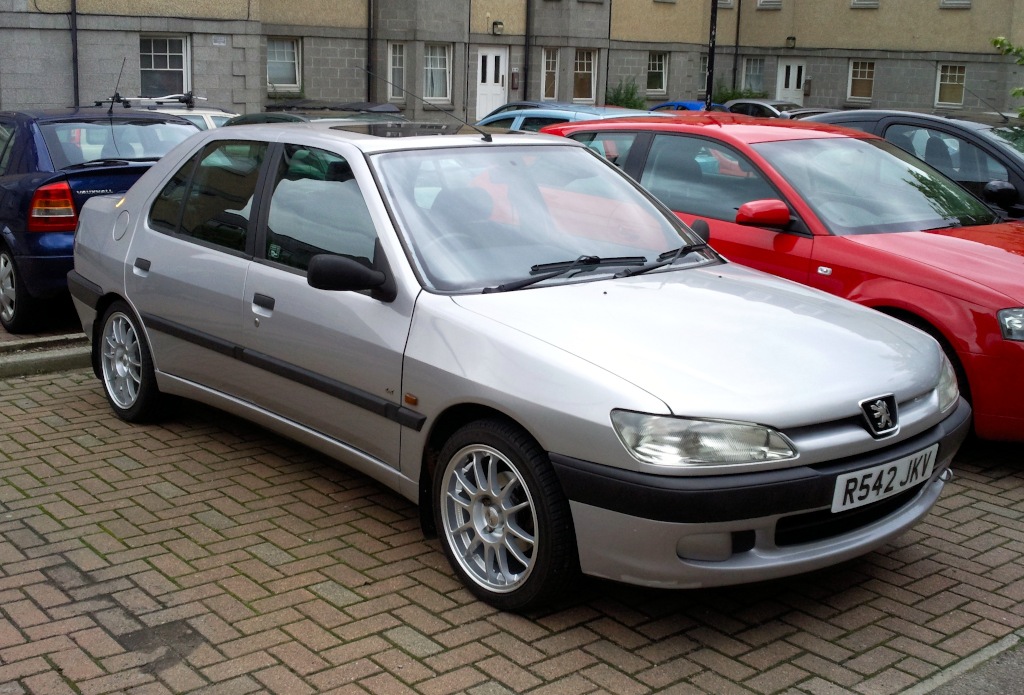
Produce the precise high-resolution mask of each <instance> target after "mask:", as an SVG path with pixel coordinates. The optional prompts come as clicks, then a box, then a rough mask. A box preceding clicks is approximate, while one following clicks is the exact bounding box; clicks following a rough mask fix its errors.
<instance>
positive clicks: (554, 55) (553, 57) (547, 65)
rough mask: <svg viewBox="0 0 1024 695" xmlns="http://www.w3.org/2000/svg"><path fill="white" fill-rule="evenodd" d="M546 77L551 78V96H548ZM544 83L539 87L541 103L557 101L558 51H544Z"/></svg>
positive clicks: (547, 49) (549, 49) (552, 49)
mask: <svg viewBox="0 0 1024 695" xmlns="http://www.w3.org/2000/svg"><path fill="white" fill-rule="evenodd" d="M548 76H551V78H552V79H551V87H552V89H551V94H550V95H548V91H547V87H548ZM543 80H544V83H543V84H542V85H541V90H540V91H541V97H540V98H541V101H553V100H556V99H558V49H557V48H545V49H544V77H543Z"/></svg>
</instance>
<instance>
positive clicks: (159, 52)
mask: <svg viewBox="0 0 1024 695" xmlns="http://www.w3.org/2000/svg"><path fill="white" fill-rule="evenodd" d="M188 64H189V55H188V39H186V38H185V37H184V36H142V37H139V67H140V68H141V70H140V73H141V78H142V94H141V95H140V96H144V97H162V96H166V95H168V94H182V93H184V92H187V91H189V90H190V89H191V88H192V85H191V80H190V79H189V71H188V67H187V66H188Z"/></svg>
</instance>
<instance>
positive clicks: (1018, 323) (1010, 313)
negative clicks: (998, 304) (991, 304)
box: [998, 308, 1024, 340]
mask: <svg viewBox="0 0 1024 695" xmlns="http://www.w3.org/2000/svg"><path fill="white" fill-rule="evenodd" d="M998 316H999V330H1001V331H1002V332H1003V338H1005V339H1006V340H1024V308H1017V309H1003V310H1002V311H1000V312H999V314H998Z"/></svg>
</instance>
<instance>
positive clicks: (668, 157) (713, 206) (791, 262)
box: [629, 133, 814, 283]
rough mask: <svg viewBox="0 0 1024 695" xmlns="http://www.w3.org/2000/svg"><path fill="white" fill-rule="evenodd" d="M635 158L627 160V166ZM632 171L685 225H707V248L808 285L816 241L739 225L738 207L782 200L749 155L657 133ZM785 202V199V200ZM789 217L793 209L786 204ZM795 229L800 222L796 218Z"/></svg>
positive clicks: (692, 137)
mask: <svg viewBox="0 0 1024 695" xmlns="http://www.w3.org/2000/svg"><path fill="white" fill-rule="evenodd" d="M633 162H638V160H636V159H631V160H630V167H631V168H632V167H633V166H634V164H633ZM636 167H637V168H636V169H634V170H633V171H630V172H629V173H631V174H632V175H633V176H634V177H635V178H637V179H639V181H640V183H641V184H642V185H643V186H644V187H645V188H647V190H649V191H650V192H651V193H653V194H654V195H655V196H656V197H657V198H659V199H660V200H661V201H662V202H663V203H665V204H666V205H668V207H670V208H671V209H672V210H673V211H674V212H676V214H677V215H679V216H680V217H681V218H682V219H683V220H684V221H686V222H688V223H689V222H692V221H693V220H694V219H696V218H701V219H704V220H706V221H707V222H708V226H709V228H710V230H711V245H712V246H713V247H714V248H715V250H717V251H719V252H720V253H722V254H723V255H725V256H726V257H728V258H730V259H732V260H734V261H737V262H739V263H742V264H744V265H748V266H751V267H753V268H757V269H759V270H764V271H766V272H769V273H773V274H775V275H779V276H781V277H785V278H789V279H790V280H795V281H797V282H804V283H806V282H807V281H808V269H809V267H810V264H811V256H812V253H813V249H814V237H813V236H812V235H811V234H809V233H801V232H797V231H793V230H792V229H791V228H786V229H783V228H777V227H776V228H773V227H767V226H755V225H750V224H737V222H736V217H737V213H738V212H739V209H740V207H741V206H742V205H744V204H746V203H749V202H751V201H755V200H773V199H774V200H783V196H782V195H781V194H780V192H779V191H778V190H777V189H776V187H775V186H774V185H773V184H772V183H771V181H770V180H769V178H768V177H767V176H766V175H765V174H764V173H763V172H762V171H761V170H760V169H759V168H758V167H757V166H756V165H755V164H754V163H753V162H752V161H751V160H750V158H749V157H747V156H746V155H744V154H743V153H741V152H739V151H737V150H736V149H734V148H732V147H730V146H728V145H725V144H723V143H720V142H717V141H715V140H711V139H708V138H702V137H699V136H695V135H686V134H679V133H657V134H654V135H653V137H652V138H651V139H650V144H649V149H648V150H647V153H646V157H645V158H644V159H643V161H642V163H640V162H638V163H637V165H636ZM784 202H785V201H784ZM790 210H791V214H792V206H790ZM796 223H797V224H796V225H794V226H796V227H798V228H799V226H800V225H799V220H796Z"/></svg>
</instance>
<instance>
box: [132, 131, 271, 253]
mask: <svg viewBox="0 0 1024 695" xmlns="http://www.w3.org/2000/svg"><path fill="white" fill-rule="evenodd" d="M266 151H267V145H266V143H262V142H251V141H242V140H239V141H221V142H213V143H210V144H209V145H207V146H206V148H205V149H204V150H203V151H202V152H201V153H200V154H198V155H197V156H196V157H193V158H192V159H191V160H189V162H188V163H186V164H185V165H184V166H183V167H182V168H181V169H179V170H178V171H177V172H176V173H175V175H174V176H173V177H172V178H171V180H170V181H168V182H167V184H166V185H165V186H164V188H163V190H162V191H160V195H159V196H157V199H156V201H155V202H154V203H153V207H152V208H151V209H150V211H149V223H150V226H152V227H153V228H154V229H158V230H161V231H166V232H172V233H179V234H183V235H185V236H190V237H193V238H195V239H197V240H200V241H204V242H207V243H209V244H213V245H215V246H220V247H223V248H225V249H229V250H231V251H245V250H246V241H247V239H248V236H249V218H250V215H251V212H252V200H253V194H254V193H255V191H256V182H257V180H258V179H259V173H260V166H261V165H262V163H263V159H264V157H265V155H266Z"/></svg>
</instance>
